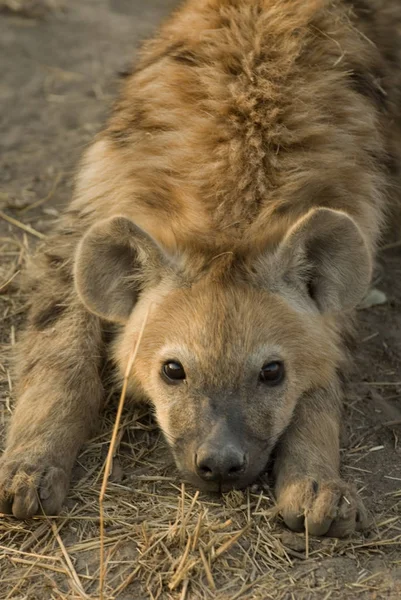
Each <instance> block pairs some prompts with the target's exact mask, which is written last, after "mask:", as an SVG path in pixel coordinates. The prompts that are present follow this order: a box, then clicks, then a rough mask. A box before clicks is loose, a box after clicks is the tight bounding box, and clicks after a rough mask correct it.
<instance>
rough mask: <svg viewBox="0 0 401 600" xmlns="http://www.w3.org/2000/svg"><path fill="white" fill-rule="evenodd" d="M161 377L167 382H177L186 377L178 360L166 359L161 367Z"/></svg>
mask: <svg viewBox="0 0 401 600" xmlns="http://www.w3.org/2000/svg"><path fill="white" fill-rule="evenodd" d="M162 375H163V379H164V380H165V381H167V383H178V382H179V381H182V380H183V379H185V378H186V375H185V371H184V367H183V366H182V364H181V363H180V362H179V361H178V360H168V361H167V362H165V363H164V365H163V367H162Z"/></svg>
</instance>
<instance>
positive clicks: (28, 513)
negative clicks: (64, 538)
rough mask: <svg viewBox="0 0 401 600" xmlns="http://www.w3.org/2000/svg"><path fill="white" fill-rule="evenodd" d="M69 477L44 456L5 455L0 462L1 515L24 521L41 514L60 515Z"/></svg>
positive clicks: (18, 453)
mask: <svg viewBox="0 0 401 600" xmlns="http://www.w3.org/2000/svg"><path fill="white" fill-rule="evenodd" d="M68 486H69V476H68V474H67V472H66V471H65V470H64V469H63V468H62V467H61V466H59V465H57V464H55V463H54V462H52V460H51V459H49V458H48V457H46V456H42V457H37V458H35V457H33V456H32V455H31V456H29V455H28V454H25V453H24V452H23V451H22V452H12V453H10V454H8V453H5V454H4V455H3V457H2V458H1V460H0V512H3V513H7V514H8V513H9V514H11V513H12V514H13V515H14V516H15V517H17V518H19V519H27V518H29V517H32V516H33V515H35V514H38V513H42V511H44V512H45V513H46V514H48V515H55V514H57V513H58V512H60V509H61V506H62V504H63V501H64V498H65V496H66V494H67V491H68Z"/></svg>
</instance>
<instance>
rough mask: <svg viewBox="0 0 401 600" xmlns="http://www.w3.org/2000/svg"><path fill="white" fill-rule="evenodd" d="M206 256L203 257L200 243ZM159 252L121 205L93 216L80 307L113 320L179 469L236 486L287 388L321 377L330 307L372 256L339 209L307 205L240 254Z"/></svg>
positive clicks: (252, 466)
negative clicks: (267, 241) (272, 239)
mask: <svg viewBox="0 0 401 600" xmlns="http://www.w3.org/2000/svg"><path fill="white" fill-rule="evenodd" d="M203 258H204V257H203ZM203 258H202V257H200V256H191V257H190V256H184V255H181V256H169V255H167V253H166V251H164V250H163V249H162V248H161V247H160V246H158V245H157V244H156V243H155V242H154V240H152V239H151V238H150V237H149V236H148V235H147V234H146V233H144V232H143V231H142V230H140V229H139V228H138V227H136V226H135V225H134V224H133V223H131V222H130V221H128V220H127V219H125V218H124V217H116V218H113V219H111V220H107V221H104V222H101V223H99V224H97V225H95V226H94V227H93V228H92V229H91V230H90V231H89V232H88V233H87V234H86V236H85V237H84V238H83V240H82V242H81V244H80V247H79V249H78V253H77V259H76V270H75V275H76V286H77V290H78V293H79V295H80V297H81V298H82V300H83V302H84V303H85V305H86V306H87V308H88V309H89V310H90V311H91V312H94V313H95V314H98V315H99V316H101V317H103V318H105V319H106V320H109V321H114V322H117V323H121V324H122V328H121V333H120V335H119V337H118V339H117V342H116V344H115V357H116V361H117V364H118V366H119V368H120V370H121V373H124V371H125V369H126V366H127V363H128V361H129V358H130V356H131V355H132V351H133V348H134V347H135V344H136V341H137V339H138V336H139V333H140V330H141V327H142V324H143V321H144V319H145V317H146V318H147V321H146V326H145V328H144V331H143V336H142V339H141V342H140V345H139V350H138V354H137V357H136V360H135V362H134V365H133V367H132V371H131V374H130V376H129V378H130V379H129V381H130V388H131V390H132V391H133V392H134V393H137V394H140V395H141V396H144V397H145V398H147V399H148V401H149V402H150V403H151V405H152V406H153V408H154V410H155V413H156V416H157V419H158V422H159V424H160V426H161V428H162V430H163V432H164V434H165V437H166V439H167V441H168V442H169V444H170V446H171V448H172V451H173V454H174V457H175V460H176V463H177V465H178V467H179V468H180V470H181V471H182V473H183V475H184V476H185V478H186V479H189V480H190V481H191V482H193V483H194V484H195V485H197V486H198V487H202V488H205V489H209V490H213V489H215V490H218V489H221V490H226V489H229V488H231V487H242V486H244V485H246V484H248V483H249V482H251V481H252V480H254V479H255V478H256V477H257V476H258V475H259V474H260V473H261V471H263V469H264V468H265V466H266V464H267V461H268V458H269V455H270V453H271V450H272V448H273V447H274V445H275V444H276V442H277V440H278V439H279V437H280V435H281V434H282V433H283V431H284V430H285V429H286V427H287V426H288V425H289V423H290V421H291V419H292V417H293V414H294V409H295V406H296V403H297V402H302V396H303V395H304V394H306V393H308V392H310V391H311V390H314V389H319V388H324V387H325V386H329V385H331V382H332V381H333V378H334V377H335V375H336V369H337V368H338V366H339V363H340V359H341V356H340V350H339V347H340V346H339V343H338V336H339V332H338V331H337V329H336V326H335V322H336V319H335V318H333V315H335V313H338V312H339V311H347V310H349V309H350V308H352V307H354V306H355V304H356V303H357V302H358V301H359V300H360V299H361V297H362V295H363V294H364V292H365V291H366V288H367V286H368V283H369V278H370V260H369V253H368V250H367V248H366V245H365V242H364V240H363V236H362V234H361V232H360V230H359V228H358V227H357V225H356V224H355V223H354V221H353V220H352V219H351V218H349V217H348V216H346V215H345V214H344V213H341V212H337V211H333V210H329V209H316V210H313V211H311V212H310V213H308V214H307V215H306V216H305V217H303V218H302V219H300V220H299V221H298V222H297V223H296V224H295V225H294V226H293V227H292V228H291V229H290V230H289V232H288V234H287V235H286V236H285V238H284V239H283V241H282V242H281V244H280V245H279V246H278V247H277V248H276V249H275V250H274V251H269V252H265V253H264V255H261V256H258V257H256V258H255V257H254V258H252V259H249V257H247V256H234V255H232V254H231V253H226V254H224V255H221V256H217V257H215V258H214V259H213V258H212V259H210V257H209V259H208V260H203Z"/></svg>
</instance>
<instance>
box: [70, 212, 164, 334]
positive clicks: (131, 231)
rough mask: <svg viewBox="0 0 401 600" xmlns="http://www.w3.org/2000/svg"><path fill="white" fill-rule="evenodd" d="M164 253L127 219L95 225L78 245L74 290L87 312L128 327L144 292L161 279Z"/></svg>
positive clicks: (106, 221) (120, 218) (122, 218)
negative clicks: (139, 295)
mask: <svg viewBox="0 0 401 600" xmlns="http://www.w3.org/2000/svg"><path fill="white" fill-rule="evenodd" d="M165 263H166V259H165V256H164V254H163V252H162V250H161V249H160V248H159V246H157V244H156V242H154V240H152V239H151V238H150V237H149V236H148V235H147V234H146V233H145V232H144V231H142V229H140V228H139V227H137V226H136V225H135V224H134V223H132V221H130V220H129V219H126V218H125V217H113V218H111V219H107V220H105V221H101V222H100V223H97V224H95V225H93V227H91V228H90V229H89V231H88V232H87V233H86V234H85V235H84V237H83V238H82V240H81V242H80V244H79V245H78V248H77V252H76V256H75V268H74V269H75V270H74V275H75V288H76V290H77V293H78V295H79V297H80V299H81V300H82V302H83V304H84V305H85V306H86V308H87V309H88V310H89V311H90V312H92V313H94V314H96V315H98V316H100V317H102V318H104V319H106V320H108V321H113V322H116V323H125V322H126V321H127V319H128V317H129V316H130V314H131V312H132V309H133V307H134V305H135V302H136V300H137V297H138V294H139V292H140V290H141V289H143V288H144V287H146V285H147V284H149V283H151V282H155V280H157V279H158V278H160V277H161V270H162V268H163V265H164V264H165Z"/></svg>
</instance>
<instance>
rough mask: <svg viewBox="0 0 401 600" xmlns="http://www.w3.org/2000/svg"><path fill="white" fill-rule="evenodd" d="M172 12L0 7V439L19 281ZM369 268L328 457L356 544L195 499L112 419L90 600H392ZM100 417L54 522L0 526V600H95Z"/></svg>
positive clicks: (132, 4) (377, 337)
mask: <svg viewBox="0 0 401 600" xmlns="http://www.w3.org/2000/svg"><path fill="white" fill-rule="evenodd" d="M175 4H176V1H175V0H148V1H147V2H145V1H140V0H109V1H107V0H68V2H67V0H65V2H64V6H62V5H61V2H59V1H58V0H54V1H52V2H50V0H48V3H47V6H48V7H49V10H48V11H44V14H43V13H42V14H41V15H40V14H39V13H38V12H37V7H38V3H37V2H36V3H35V2H30V3H28V5H26V4H25V6H28V10H27V12H25V13H23V12H21V10H20V8H21V6H22V5H23V0H21V1H19V0H14V1H11V0H8V1H6V0H0V73H1V79H0V149H1V150H0V211H1V212H0V253H1V256H0V261H1V262H0V335H1V341H0V343H1V346H0V383H1V396H0V435H1V440H3V439H4V435H3V433H2V432H3V431H4V428H5V425H6V423H7V421H8V419H9V416H10V414H11V410H12V402H13V393H12V386H13V378H12V374H11V371H10V360H9V359H10V354H11V350H12V345H13V344H14V343H15V339H16V338H17V337H18V327H19V325H20V323H21V321H22V319H23V305H24V300H25V298H24V297H23V295H22V292H21V291H20V290H19V288H18V279H19V271H20V269H21V267H22V266H23V264H24V261H25V258H26V256H27V253H29V252H31V251H32V250H33V249H34V247H35V245H36V243H37V242H38V239H40V238H41V236H43V235H45V234H46V233H47V232H48V231H49V229H50V228H51V226H52V223H53V221H54V219H55V218H57V215H58V213H59V210H60V209H61V207H62V206H63V205H64V204H65V202H66V201H67V200H68V199H69V197H70V196H71V189H72V185H73V175H74V170H75V168H76V165H77V161H78V159H79V157H80V155H81V153H82V150H83V148H84V147H85V146H86V144H87V143H88V142H89V141H90V140H91V139H92V137H93V136H94V134H95V133H96V131H98V130H99V128H100V127H101V126H102V122H103V121H104V118H105V115H106V114H107V110H108V107H109V105H110V103H111V101H112V99H113V96H114V94H115V91H116V87H117V77H116V75H117V73H118V72H119V71H122V70H124V68H125V66H126V64H127V62H128V60H129V59H130V57H132V56H133V55H134V54H135V49H136V47H137V45H138V42H139V41H140V40H141V39H143V38H144V37H146V36H148V35H149V34H150V33H151V32H152V30H153V29H154V27H155V26H156V25H157V23H158V22H159V21H160V20H161V19H162V17H163V16H164V15H165V14H167V13H168V12H169V11H170V9H171V8H172V7H173V6H174V5H175ZM35 5H36V7H35ZM42 6H43V3H42ZM31 9H32V10H31ZM10 217H11V218H12V219H14V220H16V221H15V222H14V223H11V222H10V221H9V218H10ZM7 218H8V220H6V219H7ZM24 227H25V229H24ZM379 266H380V268H379V274H378V281H377V286H378V287H379V288H380V289H381V290H383V291H384V292H385V293H386V294H387V298H388V301H387V303H386V304H384V305H382V306H376V307H374V308H370V309H366V310H361V311H360V327H359V330H358V331H359V332H358V338H357V344H356V349H355V354H356V366H355V369H354V371H353V376H352V380H351V382H350V384H349V386H348V390H347V399H346V407H345V414H344V425H345V426H344V442H343V451H342V453H343V463H344V474H345V477H348V478H349V479H351V480H353V481H354V482H355V483H356V485H357V486H358V489H359V490H360V491H361V494H362V496H363V497H364V498H365V500H366V504H367V506H368V508H369V510H370V511H371V514H372V524H371V526H370V528H369V530H368V531H367V532H366V533H364V534H358V535H355V536H354V537H353V538H352V539H348V540H342V541H339V540H334V539H317V538H316V539H313V538H311V539H309V540H308V539H307V538H306V537H305V535H303V534H294V533H291V532H289V531H288V530H286V529H285V528H284V527H283V526H282V525H281V524H280V522H279V520H278V519H277V518H275V517H274V502H273V499H272V496H271V493H270V491H269V489H268V487H267V484H265V483H264V482H262V484H263V485H261V486H259V488H252V489H249V490H246V491H244V492H232V493H229V494H226V495H225V496H224V497H222V498H220V497H212V496H206V495H203V494H201V495H198V494H197V493H196V491H195V490H194V489H192V488H190V487H189V486H184V485H182V484H181V483H180V479H179V476H178V473H177V472H176V470H175V468H174V466H173V463H172V459H171V458H170V455H169V453H168V450H167V449H166V446H165V444H164V442H163V440H162V439H161V436H160V434H159V432H158V430H157V427H156V426H155V424H154V423H153V422H152V420H151V419H150V418H149V416H148V415H146V413H145V412H144V411H143V410H142V409H141V408H136V409H135V410H134V411H132V410H131V411H129V410H127V411H126V412H125V413H124V416H123V427H122V430H121V436H120V445H119V451H118V454H117V456H116V457H115V460H114V465H113V472H112V477H111V479H112V481H111V482H110V484H109V487H108V491H107V495H106V499H105V506H104V514H105V525H106V537H105V546H106V562H107V573H106V579H105V598H108V599H109V598H121V599H122V600H123V599H126V600H140V599H142V598H143V599H145V598H149V599H154V598H166V599H167V598H172V599H182V600H183V599H184V598H195V599H197V598H209V599H210V598H218V599H227V600H234V599H236V598H249V599H250V598H258V599H267V598H272V599H288V600H290V599H293V600H298V599H304V598H305V599H309V598H311V599H315V598H316V599H317V600H328V599H329V598H330V599H332V600H334V599H344V598H345V599H351V598H361V599H364V598H366V599H368V598H369V599H382V598H389V599H394V600H395V599H396V598H401V442H400V441H399V436H400V415H401V310H400V309H401V246H396V247H392V248H387V249H385V250H383V251H382V253H381V256H380V265H379ZM114 418H115V410H114V407H113V402H112V401H110V403H109V406H108V409H107V411H106V415H105V418H104V422H103V425H102V429H101V431H100V432H99V435H98V436H97V437H96V438H95V439H94V440H92V441H91V443H90V444H88V445H87V446H86V447H85V449H84V450H83V452H82V454H81V456H80V458H79V461H78V464H77V467H76V469H75V471H74V480H73V485H72V489H71V491H70V494H69V496H68V501H67V504H66V507H65V510H64V511H63V513H62V515H61V516H60V517H57V518H53V519H49V518H45V517H38V518H36V519H34V520H31V521H27V522H18V521H17V520H15V519H13V518H10V517H0V600H4V599H6V598H7V599H15V600H16V599H20V600H22V599H26V600H35V599H38V600H46V599H47V598H49V599H50V598H52V599H59V598H60V599H66V598H68V599H70V598H71V599H72V598H98V597H99V591H98V579H99V503H98V496H99V490H100V485H101V481H102V477H103V466H104V461H105V456H106V453H107V449H108V443H109V440H110V437H111V429H112V426H113V422H114Z"/></svg>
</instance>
